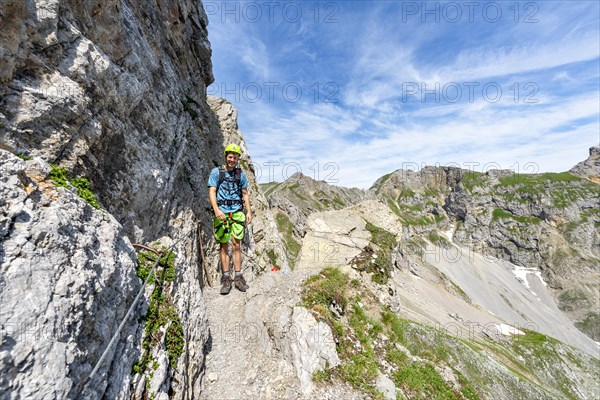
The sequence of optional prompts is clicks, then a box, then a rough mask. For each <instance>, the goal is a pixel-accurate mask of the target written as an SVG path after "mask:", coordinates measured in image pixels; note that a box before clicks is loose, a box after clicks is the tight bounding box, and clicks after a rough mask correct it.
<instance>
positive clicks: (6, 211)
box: [0, 150, 144, 399]
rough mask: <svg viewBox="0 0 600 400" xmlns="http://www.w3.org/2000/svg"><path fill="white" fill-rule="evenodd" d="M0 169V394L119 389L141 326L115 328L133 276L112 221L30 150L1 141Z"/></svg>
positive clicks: (134, 284) (131, 254)
mask: <svg viewBox="0 0 600 400" xmlns="http://www.w3.org/2000/svg"><path fill="white" fill-rule="evenodd" d="M0 169H1V171H2V175H1V177H0V262H1V269H0V304H1V306H0V307H1V308H0V321H1V324H2V336H1V338H2V342H1V343H0V354H1V356H0V369H1V371H2V379H1V380H0V390H1V392H2V396H1V397H2V398H3V399H12V398H75V397H76V396H77V395H79V394H80V393H85V395H84V397H86V398H100V397H102V396H103V395H105V396H107V397H109V398H116V397H117V396H123V395H124V394H127V393H128V392H129V387H128V386H129V383H130V380H131V365H133V363H134V362H135V361H136V358H137V357H139V350H138V345H139V341H140V339H141V326H140V325H138V324H136V323H130V324H127V325H126V326H124V329H121V330H120V331H118V329H117V328H118V326H119V324H120V322H121V321H122V320H123V319H124V318H125V315H126V313H127V311H128V308H129V306H130V305H132V304H133V303H134V301H133V300H134V297H135V294H136V292H137V291H138V290H139V288H140V287H141V283H140V280H139V278H137V276H136V275H135V263H136V255H135V251H134V249H133V248H132V247H131V244H130V243H129V240H128V239H127V237H126V236H124V235H123V229H122V227H121V225H120V224H119V223H118V222H117V221H116V220H115V219H114V218H113V217H112V216H111V215H110V214H108V213H106V212H102V211H98V210H95V209H94V208H93V207H92V206H90V205H89V204H87V203H86V202H85V200H83V199H81V198H80V197H78V196H77V195H76V194H74V193H72V192H71V191H69V190H67V189H65V188H57V187H56V186H55V184H54V183H53V182H52V181H51V180H50V178H49V172H50V167H49V166H48V165H47V164H46V163H45V162H44V161H43V160H41V159H39V158H38V159H35V160H31V161H27V162H24V161H23V160H21V159H19V158H17V157H15V156H14V155H12V154H10V153H9V152H6V151H4V150H0ZM143 303H144V302H141V303H140V304H139V306H137V307H135V309H134V310H133V314H132V315H131V316H130V318H131V320H132V321H135V320H136V319H138V318H140V317H141V315H142V313H141V311H142V310H143V308H144V304H143ZM113 335H116V337H117V338H118V339H119V340H118V341H117V342H116V343H115V345H113V346H111V347H110V349H109V351H108V352H107V353H106V355H105V357H104V359H103V362H102V363H101V364H100V368H99V369H98V370H96V371H94V373H93V374H92V371H93V369H94V368H95V367H96V363H97V362H98V361H99V360H100V357H101V355H102V354H103V352H104V351H105V349H107V348H109V342H110V341H111V339H112V337H113ZM106 375H108V376H110V377H111V379H110V380H107V379H103V376H106ZM84 385H85V387H84Z"/></svg>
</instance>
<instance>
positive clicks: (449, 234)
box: [444, 224, 454, 242]
mask: <svg viewBox="0 0 600 400" xmlns="http://www.w3.org/2000/svg"><path fill="white" fill-rule="evenodd" d="M444 235H446V237H447V238H448V240H449V241H450V242H452V238H454V224H450V229H448V230H447V231H444Z"/></svg>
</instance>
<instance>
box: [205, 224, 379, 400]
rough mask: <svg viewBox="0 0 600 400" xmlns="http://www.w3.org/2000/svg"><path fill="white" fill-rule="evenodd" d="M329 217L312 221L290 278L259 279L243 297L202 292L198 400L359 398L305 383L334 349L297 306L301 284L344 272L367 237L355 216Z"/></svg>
mask: <svg viewBox="0 0 600 400" xmlns="http://www.w3.org/2000/svg"><path fill="white" fill-rule="evenodd" d="M327 217H328V218H329V219H328V218H325V219H322V218H314V219H311V222H312V223H313V226H311V229H309V232H308V233H307V235H306V236H305V238H304V239H303V242H302V248H303V249H308V251H304V252H303V253H302V255H301V256H300V257H299V261H298V264H297V266H296V268H295V269H294V270H293V271H277V272H271V271H268V272H265V273H264V274H262V275H260V276H257V277H255V278H254V279H252V280H249V282H248V284H249V285H250V288H249V289H248V291H247V292H245V293H242V292H240V291H239V290H237V289H236V288H235V287H234V288H232V290H231V292H230V293H229V294H228V295H221V294H220V293H219V289H220V285H218V284H215V287H214V288H206V289H205V291H204V296H205V299H206V304H207V316H208V322H209V327H210V335H211V336H210V337H211V340H210V342H209V346H207V347H208V348H207V349H205V351H206V353H207V356H206V370H205V376H204V379H203V384H202V397H201V398H202V399H206V400H208V399H236V400H237V399H300V398H305V399H314V398H319V399H332V400H333V399H339V398H344V399H358V398H362V396H361V395H359V394H357V393H356V392H354V391H353V390H352V389H351V388H350V387H349V386H345V385H342V384H338V385H327V386H326V387H321V386H318V385H314V384H313V383H312V380H311V372H312V371H313V370H315V369H316V368H317V365H318V363H319V362H320V361H321V358H322V357H325V358H326V357H327V356H328V354H331V352H333V353H335V344H334V343H333V338H332V335H331V332H330V331H329V334H328V333H327V332H324V331H325V329H323V325H318V324H317V321H316V320H315V319H314V318H313V317H312V316H311V315H310V313H308V312H307V311H306V310H305V309H303V308H302V307H300V306H299V304H300V301H301V290H302V282H303V281H304V280H305V279H306V278H308V277H309V276H312V275H315V274H317V273H319V271H320V270H321V269H322V268H323V267H324V266H326V265H327V266H341V265H346V264H347V261H349V260H350V259H351V258H353V257H354V256H355V255H357V254H358V253H360V251H361V250H362V248H363V247H364V246H365V245H366V244H367V243H368V235H369V234H368V232H367V231H365V230H364V221H362V219H360V217H359V216H357V215H355V214H351V215H347V214H344V213H335V212H333V213H330V214H328V216H327ZM361 225H362V228H359V229H356V227H357V226H359V227H360V226H361ZM319 324H322V323H319ZM328 329H329V328H327V330H328ZM324 362H325V361H324V360H323V363H324Z"/></svg>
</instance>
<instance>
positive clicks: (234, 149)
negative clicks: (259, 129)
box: [224, 143, 242, 156]
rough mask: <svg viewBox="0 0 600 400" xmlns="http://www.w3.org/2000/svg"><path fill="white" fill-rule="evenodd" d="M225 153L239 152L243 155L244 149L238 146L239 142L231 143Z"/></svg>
mask: <svg viewBox="0 0 600 400" xmlns="http://www.w3.org/2000/svg"><path fill="white" fill-rule="evenodd" d="M224 153H225V155H227V153H238V154H239V155H240V156H241V155H242V149H240V146H238V145H237V144H235V143H230V144H228V145H227V147H225V151H224Z"/></svg>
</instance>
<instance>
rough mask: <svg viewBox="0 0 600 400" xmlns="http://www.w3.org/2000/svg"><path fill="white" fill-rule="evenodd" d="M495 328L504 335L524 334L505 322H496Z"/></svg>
mask: <svg viewBox="0 0 600 400" xmlns="http://www.w3.org/2000/svg"><path fill="white" fill-rule="evenodd" d="M496 330H497V331H498V333H499V334H501V335H504V336H513V335H524V334H525V332H523V331H521V330H519V329H517V328H515V327H514V326H510V325H506V324H496Z"/></svg>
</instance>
